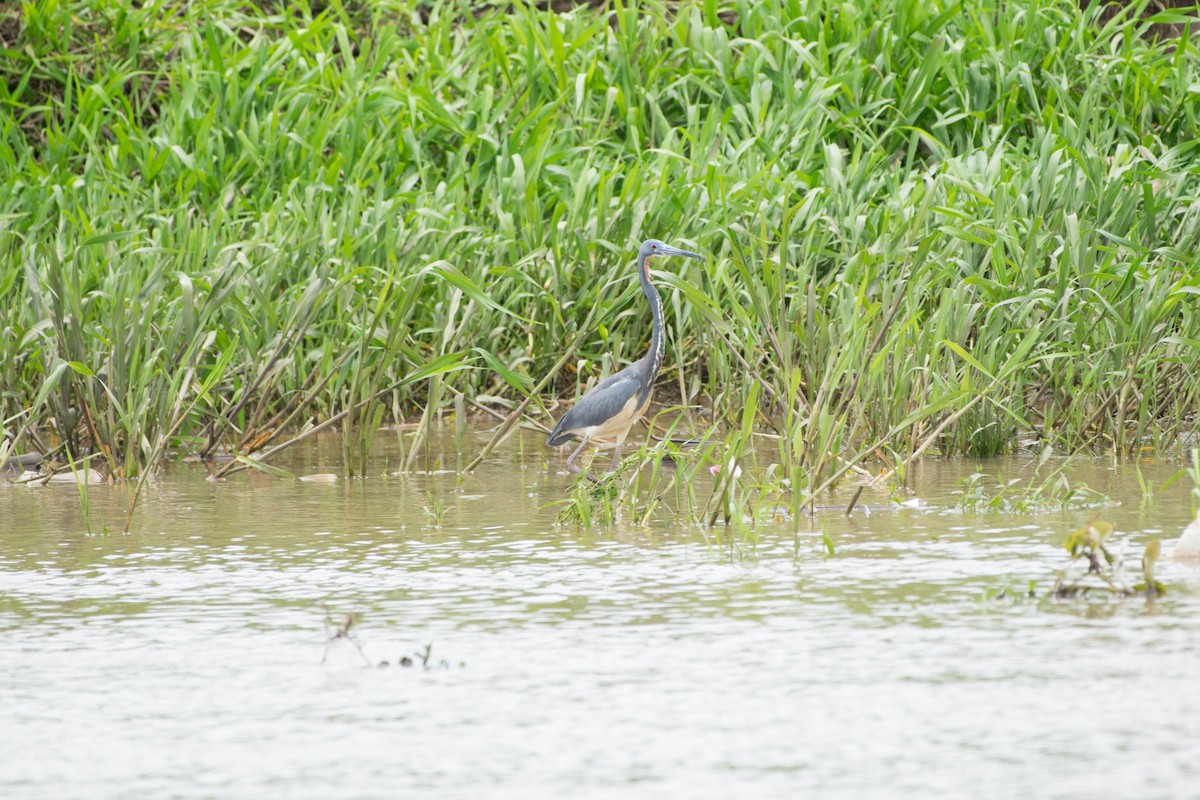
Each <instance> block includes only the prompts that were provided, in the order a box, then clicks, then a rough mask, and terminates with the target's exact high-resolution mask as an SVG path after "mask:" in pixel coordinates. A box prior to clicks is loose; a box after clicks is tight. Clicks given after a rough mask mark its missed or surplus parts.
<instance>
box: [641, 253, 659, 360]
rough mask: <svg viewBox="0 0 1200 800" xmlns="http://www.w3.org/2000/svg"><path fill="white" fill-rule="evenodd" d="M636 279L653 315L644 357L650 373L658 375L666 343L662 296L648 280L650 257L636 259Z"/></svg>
mask: <svg viewBox="0 0 1200 800" xmlns="http://www.w3.org/2000/svg"><path fill="white" fill-rule="evenodd" d="M638 280H640V281H641V282H642V291H643V292H645V293H646V299H647V300H649V301H650V314H651V315H652V316H653V318H654V319H653V325H654V328H653V333H651V334H650V351H649V352H648V353H646V358H647V360H648V361H649V362H650V375H651V376H652V377H653V376H656V375H658V369H659V367H661V366H662V362H663V355H664V354H665V352H666V343H665V342H664V341H663V304H662V297H660V296H659V294H658V289H655V288H654V284H652V283H651V282H650V258H649V256H642V257H641V258H639V259H638Z"/></svg>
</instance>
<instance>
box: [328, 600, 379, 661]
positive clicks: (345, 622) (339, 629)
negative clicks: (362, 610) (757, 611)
mask: <svg viewBox="0 0 1200 800" xmlns="http://www.w3.org/2000/svg"><path fill="white" fill-rule="evenodd" d="M321 607H322V608H324V609H325V630H326V632H328V631H329V629H331V628H332V629H334V633H333V635H332V636H330V637H329V638H328V639H327V640H326V641H325V653H324V654H323V655H322V656H321V663H322V664H324V663H325V659H327V658H328V657H329V650H330V648H332V647H333V643H334V642H336V641H337V640H338V639H345V640H346V641H348V642H349V643H350V644H352V645H354V647H355V649H356V650H358V654H359V655H360V656H362V658H363V661H365V662H367V666H368V667H370V666H373V664H371V659H369V658H367V654H366V652H365V651H364V650H363V647H362V645H361V644H360V643H359V641H358V639H356V638H355V636H354V634H353V633H351V632H350V629H351V628H353V627H354V623H355V622H357V621H358V612H357V611H347V612H346V613H345V614H344V615H343V616H342V621H341V623H339V624H336V625H335V624H334V621H333V617H332V616H331V615H330V611H329V606H328V605H326V604H325V603H322V604H321Z"/></svg>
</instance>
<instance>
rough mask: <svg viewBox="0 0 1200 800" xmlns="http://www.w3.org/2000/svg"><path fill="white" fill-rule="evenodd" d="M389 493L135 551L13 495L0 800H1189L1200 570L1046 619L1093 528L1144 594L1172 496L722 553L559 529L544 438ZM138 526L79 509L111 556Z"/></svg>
mask: <svg viewBox="0 0 1200 800" xmlns="http://www.w3.org/2000/svg"><path fill="white" fill-rule="evenodd" d="M485 438H486V435H485V434H484V433H480V434H478V436H476V437H474V438H473V441H472V442H471V443H470V446H471V447H477V446H478V445H479V444H480V443H481V442H482V441H483V440H484V439H485ZM396 459H397V456H396V453H395V434H391V435H385V436H384V438H383V440H382V441H381V443H380V446H379V447H378V448H377V450H376V455H375V457H374V460H373V462H372V465H373V466H372V470H371V474H373V475H376V477H369V478H366V479H361V480H351V481H347V480H339V481H336V482H332V483H321V482H298V481H287V480H280V479H276V478H272V477H267V476H264V475H241V476H237V477H234V478H231V479H229V480H227V481H224V482H222V483H212V482H209V481H206V480H205V469H204V467H203V466H201V465H192V464H175V465H173V466H171V467H170V468H169V469H168V470H167V471H166V472H165V473H164V474H163V475H162V476H161V477H160V478H158V479H157V480H156V481H155V482H154V485H153V486H152V487H150V488H149V489H148V490H147V493H146V496H145V498H144V501H143V502H142V504H141V507H140V510H139V512H138V516H137V521H136V524H135V532H134V533H133V534H132V535H130V536H122V535H120V534H107V535H105V534H103V533H99V534H95V535H88V534H87V533H86V532H85V525H84V522H83V516H82V512H81V510H80V503H79V496H78V493H77V491H76V489H75V487H74V486H73V485H70V484H60V485H51V486H45V487H42V488H23V487H13V486H0V627H2V628H3V631H4V642H3V656H2V657H0V664H2V666H3V668H2V670H0V796H3V797H6V798H66V797H89V798H134V797H153V798H172V797H179V798H201V797H288V798H370V797H380V798H382V797H389V798H390V797H399V796H402V795H404V794H406V793H418V792H419V793H423V794H425V795H427V796H430V797H438V798H477V797H514V798H516V797H520V798H527V797H573V798H575V797H621V798H628V797H689V798H707V797H713V798H716V797H722V798H725V797H729V796H735V797H756V798H769V797H780V798H783V797H789V798H790V797H797V796H802V797H836V798H841V797H868V798H879V797H968V796H969V797H996V798H1008V797H1012V798H1017V797H1033V796H1036V797H1043V798H1045V797H1056V798H1084V797H1101V796H1102V797H1128V796H1133V795H1135V794H1136V795H1137V796H1139V797H1142V798H1153V797H1163V798H1176V797H1189V796H1190V797H1196V796H1200V599H1198V591H1200V578H1198V576H1197V572H1196V569H1195V568H1194V567H1192V566H1188V565H1186V564H1181V563H1176V562H1171V561H1168V560H1165V559H1164V563H1163V564H1162V565H1161V566H1160V570H1159V578H1160V579H1161V580H1162V581H1163V582H1164V583H1165V584H1166V585H1167V588H1168V590H1169V594H1168V595H1167V596H1166V597H1165V598H1163V599H1161V600H1159V601H1157V602H1155V603H1148V602H1147V601H1145V600H1144V599H1141V598H1138V599H1132V600H1122V601H1112V600H1106V599H1103V598H1099V597H1094V598H1091V599H1087V600H1079V601H1069V602H1064V601H1054V600H1049V599H1046V598H1045V597H1044V595H1045V593H1046V591H1047V590H1048V589H1049V588H1050V586H1051V585H1052V584H1053V581H1054V578H1055V576H1056V574H1057V573H1058V571H1059V570H1060V569H1061V568H1062V567H1063V566H1064V564H1065V563H1066V554H1065V551H1064V550H1063V548H1062V544H1063V541H1064V539H1065V537H1066V534H1067V533H1068V532H1069V531H1071V530H1072V529H1074V528H1076V527H1078V526H1079V525H1080V524H1082V523H1083V522H1085V521H1087V520H1088V519H1091V518H1095V517H1100V518H1103V519H1107V520H1110V521H1112V522H1114V523H1115V524H1116V525H1117V527H1118V529H1119V531H1120V534H1119V538H1118V544H1117V549H1118V550H1119V551H1121V552H1122V553H1123V554H1124V555H1125V557H1126V559H1127V561H1128V562H1129V564H1130V565H1131V566H1132V565H1135V564H1136V563H1137V561H1138V558H1139V557H1140V554H1141V551H1142V547H1143V546H1144V544H1145V543H1146V542H1147V541H1148V540H1149V539H1151V538H1161V539H1163V540H1164V544H1166V543H1168V542H1170V541H1171V540H1173V539H1174V538H1175V537H1176V536H1178V534H1179V531H1180V529H1181V528H1182V527H1183V525H1184V524H1185V523H1186V522H1187V521H1188V519H1189V517H1190V514H1191V507H1190V500H1189V497H1188V492H1189V486H1188V483H1187V481H1186V480H1181V481H1179V482H1177V483H1175V484H1174V485H1173V486H1171V487H1169V488H1168V489H1167V490H1165V491H1162V492H1159V493H1158V494H1156V495H1155V496H1154V497H1153V498H1151V499H1146V498H1144V497H1143V495H1142V492H1141V489H1140V488H1139V483H1138V480H1137V476H1136V472H1135V465H1134V462H1116V461H1112V460H1095V461H1090V462H1087V463H1085V464H1081V465H1077V467H1076V468H1075V469H1073V471H1072V473H1071V477H1072V481H1074V482H1078V481H1083V482H1086V483H1087V484H1088V485H1089V486H1091V487H1092V488H1094V489H1097V490H1100V491H1102V492H1104V493H1105V494H1107V495H1109V496H1111V497H1112V498H1114V501H1115V502H1114V503H1113V504H1110V505H1107V506H1104V507H1102V508H1099V509H1092V510H1081V511H1070V512H1054V513H1043V514H1036V515H1021V514H1000V513H984V514H964V513H962V512H960V511H959V510H958V509H957V507H956V503H957V498H958V495H957V494H956V492H958V491H960V490H961V486H960V483H959V482H960V480H961V479H962V478H963V476H965V475H967V474H969V473H972V472H976V471H980V472H984V473H987V474H989V475H992V476H995V475H1004V476H1011V477H1023V476H1025V475H1027V474H1028V471H1029V469H1030V468H1031V466H1030V462H1028V461H1027V460H1023V459H1000V460H992V461H986V462H958V461H952V462H939V461H933V460H930V461H926V462H925V463H923V464H921V465H919V466H918V467H916V468H915V469H914V471H913V474H912V481H911V482H912V486H913V489H914V492H915V495H916V496H919V497H920V498H921V499H923V500H924V501H925V502H926V503H928V505H927V506H926V507H924V508H920V509H901V510H889V511H877V512H874V513H870V514H867V513H857V514H855V515H854V516H853V517H852V518H850V519H847V518H845V517H844V516H843V515H841V514H839V513H833V512H830V513H825V514H821V515H818V517H817V518H816V519H815V520H814V521H813V522H812V523H811V524H807V523H806V524H805V525H803V526H801V528H800V532H799V533H798V534H796V533H794V531H793V528H792V526H791V525H790V524H779V525H763V526H759V528H758V530H757V534H758V541H757V543H756V544H753V545H752V546H737V547H730V546H725V545H720V544H714V542H713V541H712V539H711V538H708V537H706V536H705V534H704V533H703V531H701V530H698V529H696V528H693V527H690V526H687V525H684V524H681V523H679V522H676V521H674V520H670V519H665V520H659V521H658V522H656V523H655V524H653V525H651V526H649V527H633V526H628V525H617V526H614V527H609V528H602V527H596V528H593V529H592V530H590V531H586V530H580V529H577V528H574V527H560V526H557V525H555V521H554V516H555V509H554V508H548V507H547V504H548V503H550V502H552V501H554V500H558V499H561V498H562V497H563V496H564V494H565V493H566V491H567V490H568V488H569V485H570V479H569V478H568V477H567V476H565V475H562V474H559V473H558V472H557V471H556V467H557V465H558V464H559V463H560V462H561V458H555V457H553V456H552V455H551V454H548V453H547V452H546V451H545V450H544V449H542V447H541V445H540V441H539V439H538V437H536V436H532V435H531V436H527V437H526V438H525V439H524V440H523V442H522V441H514V442H511V443H509V444H508V445H506V446H505V447H504V448H502V449H501V450H500V451H498V452H497V453H496V454H494V455H493V456H492V457H491V458H489V459H488V460H487V461H486V462H485V463H484V464H483V465H482V466H481V467H480V468H479V469H478V470H477V471H476V473H475V474H473V475H470V476H466V477H465V478H464V479H463V480H462V481H461V482H460V481H459V479H458V477H457V476H456V475H455V474H453V472H452V470H453V468H454V464H455V458H454V455H453V442H452V441H451V440H450V439H447V438H444V439H440V440H438V441H437V442H435V450H434V451H433V460H432V461H431V462H430V463H429V464H428V466H429V467H430V468H432V470H434V471H436V470H442V469H445V470H451V472H446V473H441V474H424V475H407V476H402V477H395V476H387V475H386V474H385V473H387V472H390V471H392V470H394V469H395V468H396V466H397V464H396ZM280 465H281V466H283V467H285V468H287V469H289V470H291V471H293V472H295V473H296V474H315V473H322V472H337V471H338V469H339V465H340V450H339V449H338V446H337V441H336V439H328V440H325V441H322V442H319V443H317V444H316V445H315V446H313V447H311V448H309V449H307V450H303V451H297V452H295V453H293V454H291V455H290V456H289V459H288V460H287V461H284V462H281V464H280ZM1140 467H1141V469H1142V472H1143V475H1144V477H1146V478H1147V479H1148V480H1151V481H1153V482H1155V483H1156V484H1157V483H1159V482H1161V481H1162V480H1164V479H1165V478H1166V477H1167V476H1168V475H1170V474H1171V473H1173V472H1174V471H1175V470H1176V469H1177V465H1176V464H1174V463H1168V462H1159V461H1154V460H1143V461H1142V462H1140ZM850 493H851V491H850V490H849V489H848V490H846V491H845V493H844V496H843V495H842V494H839V495H837V496H834V497H833V498H831V501H832V502H835V503H836V502H842V503H845V502H848V499H849V495H850ZM126 496H127V495H126V490H125V489H124V488H121V487H108V486H99V487H91V489H90V490H89V501H90V504H91V507H92V517H93V521H94V524H95V525H96V527H97V528H99V527H100V517H101V516H103V521H104V522H105V523H107V524H108V525H109V526H110V527H112V528H119V527H120V524H121V521H122V513H123V507H124V503H125V502H126ZM862 501H863V502H872V503H884V502H886V498H872V497H870V495H869V494H868V495H866V496H864V497H863V498H862ZM439 502H440V503H441V507H442V509H443V511H442V513H441V520H440V523H441V524H440V526H434V524H433V522H434V520H433V519H432V516H431V514H430V513H429V512H427V511H426V510H425V508H426V507H428V508H429V509H430V510H433V509H435V508H436V504H437V503H439ZM433 516H436V514H434V515H433ZM822 534H825V535H827V536H828V538H829V540H830V541H831V542H832V543H833V544H834V553H833V555H829V554H828V553H827V551H826V548H825V546H824V544H823V538H822ZM1166 549H1169V547H1168V548H1166ZM1133 571H1135V572H1136V570H1133ZM1031 582H1032V583H1033V585H1034V587H1035V590H1036V592H1037V594H1038V595H1039V598H1038V599H1029V598H1028V597H1026V596H1024V595H1025V594H1026V593H1027V591H1028V589H1029V586H1030V583H1031ZM1005 589H1006V590H1007V592H1006V596H1005V597H1003V598H1001V599H998V600H997V599H994V598H993V595H995V594H997V593H998V592H1000V591H1001V590H1005ZM326 607H327V608H328V609H329V611H330V612H331V614H332V616H333V618H334V619H335V621H340V620H341V619H343V616H344V614H345V613H347V612H351V611H353V612H356V613H357V614H358V615H359V617H358V621H357V623H356V624H355V626H354V627H353V628H352V629H351V632H352V633H353V634H355V635H356V639H355V641H356V642H357V644H358V645H359V646H361V648H362V652H363V653H365V655H366V657H367V659H369V661H370V662H371V663H372V664H376V665H377V664H378V663H379V662H383V661H386V662H388V666H386V667H380V666H370V667H368V666H366V665H365V664H364V659H363V657H362V655H360V653H359V651H358V649H356V647H355V645H354V643H352V642H348V641H342V640H335V641H333V642H332V644H331V645H330V646H329V647H328V657H327V658H326V660H325V661H324V663H322V657H323V655H325V653H326V650H327V644H329V643H328V642H327V638H328V636H329V635H330V634H331V633H332V631H331V630H330V629H329V628H328V627H327V625H326V610H325V609H326ZM427 645H431V648H430V650H429V651H428V655H429V663H428V665H427V666H428V668H426V667H425V666H422V659H423V656H424V655H425V654H426V647H427ZM405 657H407V658H408V659H410V660H412V661H414V664H413V665H412V666H409V667H402V666H399V665H398V664H399V662H400V660H401V659H402V658H405Z"/></svg>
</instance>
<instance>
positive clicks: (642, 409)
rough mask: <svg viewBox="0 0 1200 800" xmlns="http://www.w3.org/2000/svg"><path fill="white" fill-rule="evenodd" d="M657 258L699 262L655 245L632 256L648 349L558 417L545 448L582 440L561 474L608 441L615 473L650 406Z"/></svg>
mask: <svg viewBox="0 0 1200 800" xmlns="http://www.w3.org/2000/svg"><path fill="white" fill-rule="evenodd" d="M659 256H687V257H688V258H701V255H700V254H699V253H691V252H688V251H687V250H680V249H679V248H678V247H672V246H671V245H669V244H666V243H665V242H660V241H659V240H658V239H647V240H646V241H645V242H642V247H641V249H640V250H638V259H637V268H638V280H639V281H641V284H642V291H643V292H645V294H646V299H647V300H649V301H650V314H651V316H652V318H653V328H652V332H651V334H650V349H649V350H647V351H646V355H645V356H644V357H643V358H640V359H638V360H637V361H635V362H633V363H632V364H630V365H629V366H628V367H626V368H625V369H623V370H621V371H620V372H618V373H617V374H616V375H612V376H609V377H608V378H605V379H604V380H602V381H600V383H599V384H597V385H596V387H595V388H594V389H592V390H591V391H590V392H588V393H587V394H585V395H584V396H583V398H582V399H581V400H580V401H579V402H578V403H576V404H575V406H574V407H573V408H572V409H571V410H570V411H568V412H567V413H566V414H564V415H563V418H562V419H560V420H559V421H558V424H557V425H555V426H554V430H553V431H551V433H550V436H549V437H548V438H547V439H546V444H548V445H550V446H551V447H558V446H559V445H561V444H566V443H567V442H568V441H569V440H570V439H572V438H573V437H578V438H580V439H582V440H583V441H581V442H580V443H579V447H576V448H575V452H573V453H571V455H570V457H569V458H568V459H567V469H569V470H571V471H572V472H579V470H580V468H579V467H577V466H575V457H576V456H578V455H579V453H580V451H581V450H583V448H584V447H586V446H587V443H588V442H590V441H591V440H592V439H601V438H609V437H613V438H615V439H616V442H617V443H616V446H615V448H614V449H613V460H612V468H614V469H615V468H616V466H617V459H618V458H619V457H620V455H621V445H622V444H624V443H625V437H626V436H628V435H629V429H630V428H632V427H633V423H635V422H637V421H638V420H639V419H641V417H642V414H645V413H646V408H647V407H648V406H649V405H650V395H651V394H653V392H654V380H655V379H656V378H657V377H658V368H659V367H661V366H662V362H663V354H664V352H665V349H666V345H665V343H664V342H663V304H662V298H661V297H659V294H658V290H657V289H655V288H654V284H652V283H650V259H651V258H655V257H659Z"/></svg>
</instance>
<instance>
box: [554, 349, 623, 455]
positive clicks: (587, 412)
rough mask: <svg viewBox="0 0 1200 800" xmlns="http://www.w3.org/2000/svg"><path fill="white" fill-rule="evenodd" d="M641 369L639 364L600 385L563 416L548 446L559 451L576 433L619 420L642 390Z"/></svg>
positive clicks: (610, 377)
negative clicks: (612, 419)
mask: <svg viewBox="0 0 1200 800" xmlns="http://www.w3.org/2000/svg"><path fill="white" fill-rule="evenodd" d="M637 367H638V365H637V364H630V365H629V366H628V367H626V368H625V369H623V370H621V371H620V372H618V373H617V374H616V375H610V376H608V377H607V378H605V379H604V380H602V381H600V383H598V384H596V386H595V388H593V389H592V390H591V391H590V392H588V393H587V394H585V395H584V396H583V397H582V398H581V399H580V400H579V402H578V403H576V404H575V405H574V407H572V408H571V410H570V411H568V412H567V413H566V414H564V415H563V417H562V419H560V420H559V421H558V424H557V425H555V426H554V430H553V432H551V434H550V436H549V437H548V438H547V439H546V443H547V444H549V445H550V446H551V447H557V446H558V445H560V444H563V443H564V442H566V441H567V440H568V439H570V438H571V436H572V435H574V432H575V431H577V430H580V429H582V428H590V427H591V426H593V425H599V424H600V423H602V422H604V421H605V420H608V419H611V418H612V417H614V416H616V414H617V412H619V411H620V410H621V409H622V408H624V407H625V404H626V403H628V402H629V398H631V397H633V396H634V395H636V394H637V393H638V391H639V390H640V389H641V385H642V384H641V381H640V380H639V379H638V378H639V373H638V369H637Z"/></svg>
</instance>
